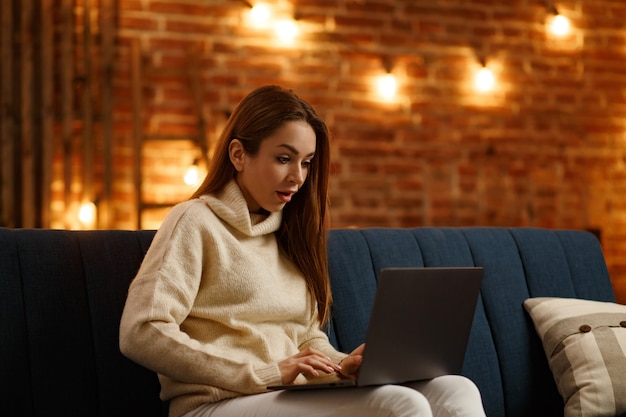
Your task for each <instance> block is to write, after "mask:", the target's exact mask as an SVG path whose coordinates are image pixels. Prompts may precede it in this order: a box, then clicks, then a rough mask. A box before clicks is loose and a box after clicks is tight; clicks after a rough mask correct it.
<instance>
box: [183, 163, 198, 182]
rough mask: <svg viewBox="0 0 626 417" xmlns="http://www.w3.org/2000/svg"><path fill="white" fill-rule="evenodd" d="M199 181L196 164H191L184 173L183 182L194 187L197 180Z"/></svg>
mask: <svg viewBox="0 0 626 417" xmlns="http://www.w3.org/2000/svg"><path fill="white" fill-rule="evenodd" d="M199 179H200V172H199V171H198V164H197V163H195V162H194V163H193V164H192V165H190V166H189V168H187V172H186V173H185V177H184V181H185V184H187V185H196V184H198V180H199Z"/></svg>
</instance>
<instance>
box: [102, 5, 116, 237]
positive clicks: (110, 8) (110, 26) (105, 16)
mask: <svg viewBox="0 0 626 417" xmlns="http://www.w3.org/2000/svg"><path fill="white" fill-rule="evenodd" d="M114 7H115V6H114V0H101V6H100V35H101V37H102V76H103V82H102V104H101V105H102V141H103V148H104V149H103V151H104V155H103V158H104V161H103V164H104V167H103V168H104V175H103V177H104V184H103V191H102V198H101V199H100V204H99V207H98V208H99V213H100V216H99V219H98V220H99V224H98V226H99V227H100V228H104V229H110V228H111V227H112V225H113V68H114V67H113V65H114V59H115V43H114V42H115V30H116V27H115V19H114Z"/></svg>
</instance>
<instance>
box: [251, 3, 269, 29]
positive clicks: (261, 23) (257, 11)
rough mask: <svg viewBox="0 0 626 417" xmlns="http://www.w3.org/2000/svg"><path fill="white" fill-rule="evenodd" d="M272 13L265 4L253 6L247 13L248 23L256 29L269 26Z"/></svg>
mask: <svg viewBox="0 0 626 417" xmlns="http://www.w3.org/2000/svg"><path fill="white" fill-rule="evenodd" d="M271 15H272V12H271V10H270V8H269V6H268V5H267V4H265V3H257V4H255V5H254V6H253V7H252V8H251V9H250V12H249V18H250V23H251V24H252V26H254V27H257V28H266V27H267V26H268V24H269V21H270V17H271Z"/></svg>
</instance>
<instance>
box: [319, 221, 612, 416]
mask: <svg viewBox="0 0 626 417" xmlns="http://www.w3.org/2000/svg"><path fill="white" fill-rule="evenodd" d="M329 239H330V240H329V252H330V254H331V256H330V261H329V262H330V265H329V266H330V273H331V280H332V285H333V296H334V300H335V304H334V309H333V322H332V329H331V332H330V334H331V337H332V338H333V340H334V341H335V343H336V344H337V345H338V346H339V348H340V349H342V350H344V351H350V350H351V349H352V348H353V347H355V346H357V345H358V344H359V343H361V341H362V340H363V338H364V337H365V332H366V328H367V319H368V312H369V310H370V308H371V305H372V302H373V298H374V292H375V289H376V282H377V279H378V271H380V269H381V268H383V267H388V266H398V267H409V266H426V267H435V266H482V267H484V276H483V283H482V288H481V295H480V298H479V300H478V306H477V309H476V313H475V316H474V323H473V327H472V332H471V334H470V340H469V345H468V350H467V352H466V357H465V362H464V367H463V371H462V373H463V374H464V375H466V376H468V377H469V378H471V379H472V380H473V381H474V382H475V383H476V384H477V385H478V387H479V389H480V391H481V393H482V395H483V403H484V406H485V411H486V412H487V415H488V416H490V417H497V416H498V417H499V416H509V417H527V416H533V415H537V416H562V415H563V401H562V400H561V397H560V396H559V394H558V392H557V389H556V385H555V383H554V382H553V378H552V374H551V373H550V369H549V367H548V364H547V360H546V358H545V354H544V351H543V348H542V346H541V342H540V340H539V338H538V337H537V336H536V333H535V330H534V327H533V324H532V322H531V321H530V319H529V317H528V316H527V314H526V313H525V311H524V309H523V306H522V303H523V301H524V300H525V299H526V298H528V297H540V296H543V297H549V296H554V297H576V298H585V299H593V300H599V301H615V298H614V294H613V289H612V286H611V282H610V278H609V274H608V271H607V268H606V264H605V260H604V256H603V254H602V250H601V247H600V244H599V242H598V240H597V238H596V237H595V236H594V235H592V234H591V233H588V232H583V231H551V230H546V229H535V228H510V229H509V228H480V227H470V228H414V229H354V230H352V229H349V230H335V231H333V233H331V235H330V237H329ZM355 294H358V295H356V296H355Z"/></svg>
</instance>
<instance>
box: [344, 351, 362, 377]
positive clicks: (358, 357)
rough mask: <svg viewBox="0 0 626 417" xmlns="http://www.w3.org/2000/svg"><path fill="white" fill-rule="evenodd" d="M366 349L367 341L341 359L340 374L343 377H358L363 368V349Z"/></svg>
mask: <svg viewBox="0 0 626 417" xmlns="http://www.w3.org/2000/svg"><path fill="white" fill-rule="evenodd" d="M364 350H365V343H363V344H362V345H360V346H359V347H357V348H356V349H354V350H353V351H352V352H350V354H349V355H348V356H346V357H345V358H344V359H343V360H342V361H341V369H340V370H339V375H340V376H341V377H342V378H347V379H356V377H357V375H358V373H359V369H360V368H361V362H362V361H363V351H364Z"/></svg>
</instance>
